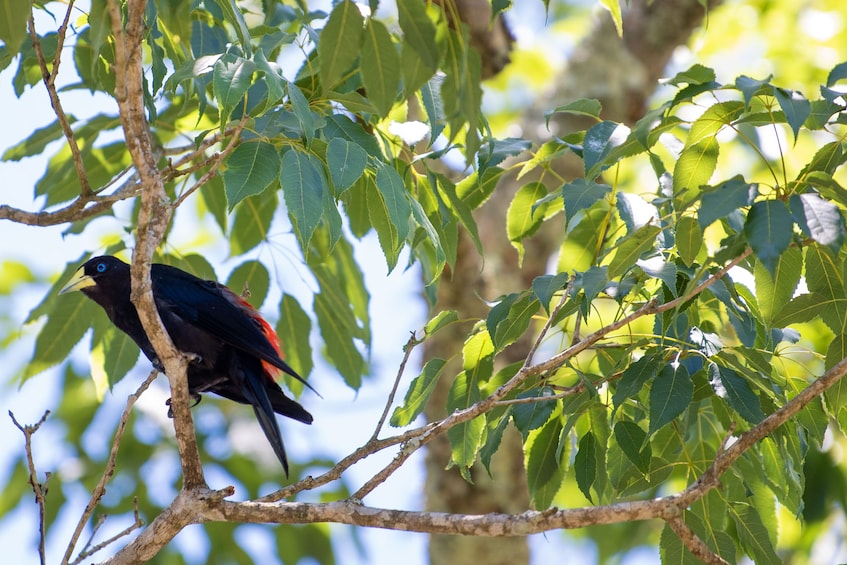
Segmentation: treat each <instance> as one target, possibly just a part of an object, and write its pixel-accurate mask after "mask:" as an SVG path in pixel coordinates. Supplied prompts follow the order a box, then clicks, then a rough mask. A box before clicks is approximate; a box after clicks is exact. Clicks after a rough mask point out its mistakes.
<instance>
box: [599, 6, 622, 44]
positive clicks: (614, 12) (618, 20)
mask: <svg viewBox="0 0 847 565" xmlns="http://www.w3.org/2000/svg"><path fill="white" fill-rule="evenodd" d="M600 5H601V6H603V7H604V8H606V10H608V12H609V14H610V15H611V16H612V21H613V22H615V30H617V32H618V37H623V15H622V14H621V3H620V2H619V1H618V0H600Z"/></svg>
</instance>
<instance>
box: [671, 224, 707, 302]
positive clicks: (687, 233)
mask: <svg viewBox="0 0 847 565" xmlns="http://www.w3.org/2000/svg"><path fill="white" fill-rule="evenodd" d="M675 235H676V248H677V252H678V253H679V258H680V259H682V261H683V262H684V263H685V264H686V266H689V267H690V266H691V265H692V264H694V261H696V260H697V255H698V254H699V253H700V248H701V247H703V232H702V231H700V225H699V224H698V223H697V220H695V219H694V218H693V217H691V216H683V217H682V218H680V219H679V221H678V222H677V224H676V234H675ZM668 287H669V288H671V289H673V288H675V286H673V285H669V286H668Z"/></svg>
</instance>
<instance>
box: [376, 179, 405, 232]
mask: <svg viewBox="0 0 847 565" xmlns="http://www.w3.org/2000/svg"><path fill="white" fill-rule="evenodd" d="M376 187H377V189H378V190H379V193H380V194H381V195H382V198H383V199H384V203H385V209H386V211H387V213H388V218H389V220H390V221H391V224H392V225H393V226H394V229H395V230H396V232H397V235H396V240H395V244H396V245H400V244H401V243H402V242H403V241H404V240H405V239H406V236H408V235H409V217H410V216H411V215H412V207H411V205H410V204H409V200H408V196H407V193H406V185H405V183H404V182H403V179H402V178H401V177H400V175H399V173H397V171H396V170H395V169H394V167H391V166H389V165H386V164H384V163H379V164H378V165H377V171H376Z"/></svg>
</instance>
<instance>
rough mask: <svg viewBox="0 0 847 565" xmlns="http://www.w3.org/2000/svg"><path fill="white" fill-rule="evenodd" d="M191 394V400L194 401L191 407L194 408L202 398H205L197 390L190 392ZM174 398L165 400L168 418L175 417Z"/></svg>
mask: <svg viewBox="0 0 847 565" xmlns="http://www.w3.org/2000/svg"><path fill="white" fill-rule="evenodd" d="M189 395H190V396H191V400H193V401H194V404H192V405H191V408H194V407H195V406H197V405H198V404H200V401H201V400H203V397H202V396H200V395H199V394H197V393H196V392H190V393H189ZM172 400H173V399H171V398H169V399H167V400H165V406H167V407H168V418H173V417H174V409H173V406H171V401H172Z"/></svg>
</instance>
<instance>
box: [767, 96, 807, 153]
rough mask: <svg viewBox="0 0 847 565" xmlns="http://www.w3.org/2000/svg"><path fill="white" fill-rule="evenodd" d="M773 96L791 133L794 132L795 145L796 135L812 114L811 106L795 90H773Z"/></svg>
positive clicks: (795, 141)
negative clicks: (783, 114) (783, 113)
mask: <svg viewBox="0 0 847 565" xmlns="http://www.w3.org/2000/svg"><path fill="white" fill-rule="evenodd" d="M774 96H776V101H777V102H779V106H780V107H781V108H782V111H783V112H785V119H786V120H787V121H788V125H789V126H791V131H793V132H794V143H797V134H799V133H800V127H801V126H802V125H803V123H804V122H805V121H806V119H807V118H808V117H809V114H811V113H812V105H811V104H810V103H809V101H808V100H807V99H806V98H805V97H804V96H803V95H802V94H801V93H800V92H798V91H796V90H785V89H783V88H774Z"/></svg>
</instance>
